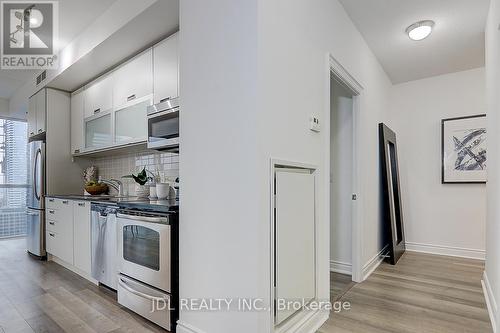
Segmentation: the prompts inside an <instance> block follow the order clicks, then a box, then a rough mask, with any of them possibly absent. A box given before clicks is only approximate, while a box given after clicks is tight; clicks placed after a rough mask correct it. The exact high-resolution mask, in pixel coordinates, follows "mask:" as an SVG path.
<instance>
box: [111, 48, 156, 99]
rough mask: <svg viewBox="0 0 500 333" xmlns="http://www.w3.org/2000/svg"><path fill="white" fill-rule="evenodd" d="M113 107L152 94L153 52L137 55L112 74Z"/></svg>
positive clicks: (149, 50) (148, 51)
mask: <svg viewBox="0 0 500 333" xmlns="http://www.w3.org/2000/svg"><path fill="white" fill-rule="evenodd" d="M113 76H114V84H113V105H114V106H115V107H121V106H122V105H125V104H126V103H128V102H130V101H132V100H134V99H139V98H141V97H144V96H147V95H150V94H152V93H153V51H152V50H151V49H148V50H147V51H145V52H143V53H141V54H139V55H138V56H136V57H135V58H133V59H132V60H130V61H128V62H127V63H125V64H123V65H122V66H121V67H120V68H118V69H117V70H116V71H114V72H113Z"/></svg>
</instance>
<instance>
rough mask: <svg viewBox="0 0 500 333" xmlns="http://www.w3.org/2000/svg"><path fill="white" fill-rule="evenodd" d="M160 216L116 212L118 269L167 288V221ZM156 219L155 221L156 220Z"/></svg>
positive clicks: (164, 288) (168, 276) (161, 288)
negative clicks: (163, 222)
mask: <svg viewBox="0 0 500 333" xmlns="http://www.w3.org/2000/svg"><path fill="white" fill-rule="evenodd" d="M144 219H148V220H151V221H153V220H155V222H159V221H160V220H161V219H163V220H165V218H164V217H147V218H145V217H141V216H135V215H126V214H122V213H118V215H117V222H118V231H119V233H118V270H119V272H120V273H122V274H125V275H127V276H130V277H132V278H134V279H136V280H139V281H141V282H143V283H145V284H148V285H150V286H153V287H155V288H158V289H160V290H163V291H166V292H171V290H170V289H171V288H170V276H171V271H170V270H171V253H170V251H171V250H170V225H167V224H161V223H154V222H146V221H144ZM156 220H157V221H156Z"/></svg>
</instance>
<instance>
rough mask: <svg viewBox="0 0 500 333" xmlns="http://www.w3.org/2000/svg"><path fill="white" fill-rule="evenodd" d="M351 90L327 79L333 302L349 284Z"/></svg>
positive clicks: (351, 170)
mask: <svg viewBox="0 0 500 333" xmlns="http://www.w3.org/2000/svg"><path fill="white" fill-rule="evenodd" d="M353 97H354V94H353V92H352V91H351V90H350V89H349V88H347V87H346V86H345V85H344V84H343V83H340V82H338V81H337V80H336V78H335V77H334V76H332V77H331V78H330V280H331V283H330V286H331V298H332V300H333V301H335V300H337V299H338V298H340V297H341V296H342V295H343V294H344V293H345V292H346V291H347V290H348V289H349V288H350V287H351V286H352V280H353V279H352V263H353V260H352V257H353V253H352V247H353V246H352V243H353V237H352V234H353V228H352V220H353V215H352V214H353V211H352V200H353V197H352V195H353V193H354V189H353V178H354V174H353V172H354V170H355V168H354V136H353V132H354V112H353Z"/></svg>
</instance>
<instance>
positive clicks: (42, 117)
mask: <svg viewBox="0 0 500 333" xmlns="http://www.w3.org/2000/svg"><path fill="white" fill-rule="evenodd" d="M35 98H36V134H38V133H43V132H45V130H46V127H45V126H46V119H47V112H46V111H47V93H46V89H42V90H40V91H39V92H38V93H37V94H36V95H35Z"/></svg>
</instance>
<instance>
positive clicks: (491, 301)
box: [481, 271, 498, 333]
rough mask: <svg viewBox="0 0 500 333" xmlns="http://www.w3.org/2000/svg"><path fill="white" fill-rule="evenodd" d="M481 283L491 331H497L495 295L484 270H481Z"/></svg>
mask: <svg viewBox="0 0 500 333" xmlns="http://www.w3.org/2000/svg"><path fill="white" fill-rule="evenodd" d="M481 285H482V286H483V294H484V299H485V300H486V306H487V308H488V315H489V316H490V321H491V326H492V327H493V333H496V332H497V324H496V314H497V313H498V312H497V311H498V308H497V302H496V301H495V296H494V295H493V291H492V290H491V285H490V281H489V280H488V275H487V274H486V271H484V272H483V279H482V280H481Z"/></svg>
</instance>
